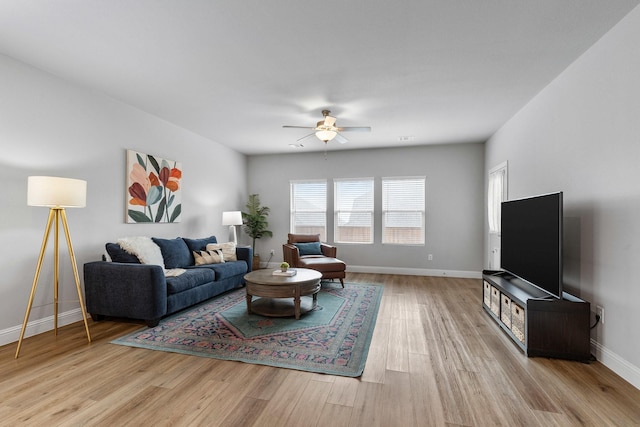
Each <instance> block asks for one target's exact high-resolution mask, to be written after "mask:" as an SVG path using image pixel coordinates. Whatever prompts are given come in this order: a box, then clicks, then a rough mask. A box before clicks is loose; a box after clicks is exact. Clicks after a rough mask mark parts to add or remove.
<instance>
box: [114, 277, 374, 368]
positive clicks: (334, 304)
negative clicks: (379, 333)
mask: <svg viewBox="0 0 640 427" xmlns="http://www.w3.org/2000/svg"><path fill="white" fill-rule="evenodd" d="M381 296H382V287H381V286H376V285H367V284H353V283H345V287H344V289H342V287H341V286H340V284H339V283H334V282H323V284H322V290H321V291H320V292H319V293H318V305H317V307H316V308H315V309H314V310H313V311H310V312H308V313H306V314H303V315H302V316H301V318H300V320H295V319H294V318H293V317H291V318H272V317H263V316H260V315H257V314H251V315H249V314H247V304H246V299H245V290H244V289H238V290H235V291H231V292H229V293H226V294H224V295H221V296H219V297H216V298H213V299H212V300H209V301H207V302H204V303H202V304H200V305H197V306H195V307H193V308H191V309H188V310H185V311H183V312H180V313H177V314H175V315H173V316H170V317H168V318H166V319H164V320H162V321H161V322H160V324H159V325H158V326H157V327H155V328H144V329H142V330H139V331H136V332H134V333H131V334H129V335H126V336H124V337H122V338H118V339H116V340H114V341H112V342H113V343H114V344H120V345H127V346H132V347H140V348H146V349H152V350H162V351H171V352H176V353H184V354H191V355H195V356H202V357H211V358H215V359H224V360H237V361H241V362H247V363H257V364H262V365H270V366H277V367H281V368H290V369H298V370H302V371H310V372H317V373H323V374H332V375H341V376H347V377H358V376H360V375H361V374H362V371H363V370H364V365H365V362H366V360H367V353H368V352H369V344H370V343H371V336H372V335H373V328H374V326H375V323H376V317H377V315H378V307H379V306H380V298H381ZM305 298H307V297H305Z"/></svg>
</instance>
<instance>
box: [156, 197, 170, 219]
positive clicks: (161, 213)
mask: <svg viewBox="0 0 640 427" xmlns="http://www.w3.org/2000/svg"><path fill="white" fill-rule="evenodd" d="M166 206H167V201H166V199H164V198H163V199H162V200H161V201H160V206H158V212H156V220H155V222H162V217H163V216H164V210H165V207H166Z"/></svg>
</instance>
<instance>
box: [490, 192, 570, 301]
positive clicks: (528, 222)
mask: <svg viewBox="0 0 640 427" xmlns="http://www.w3.org/2000/svg"><path fill="white" fill-rule="evenodd" d="M501 227H502V229H501V248H500V264H501V265H500V266H501V268H502V269H504V270H505V271H507V272H509V273H511V274H513V275H515V276H518V277H520V278H521V279H523V280H526V281H527V282H529V283H531V284H532V285H534V286H537V287H538V288H540V289H543V290H544V291H546V292H548V293H549V294H551V295H553V296H555V297H557V298H562V192H558V193H552V194H545V195H541V196H535V197H529V198H525V199H518V200H509V201H506V202H503V203H502V222H501Z"/></svg>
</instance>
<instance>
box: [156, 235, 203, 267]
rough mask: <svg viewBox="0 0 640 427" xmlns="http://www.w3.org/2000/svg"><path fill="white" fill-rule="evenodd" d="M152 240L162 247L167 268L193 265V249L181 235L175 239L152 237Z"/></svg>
mask: <svg viewBox="0 0 640 427" xmlns="http://www.w3.org/2000/svg"><path fill="white" fill-rule="evenodd" d="M152 240H153V242H154V243H155V244H156V245H158V246H159V247H160V251H161V252H162V258H164V266H165V267H166V268H183V267H187V266H189V265H193V263H192V262H191V261H192V255H191V251H189V247H188V246H187V244H186V243H185V242H184V240H183V239H182V238H181V237H176V238H175V239H159V238H156V237H152Z"/></svg>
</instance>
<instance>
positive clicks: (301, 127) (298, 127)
mask: <svg viewBox="0 0 640 427" xmlns="http://www.w3.org/2000/svg"><path fill="white" fill-rule="evenodd" d="M282 127H283V128H293V129H315V128H314V127H313V126H289V125H284V126H282Z"/></svg>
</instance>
